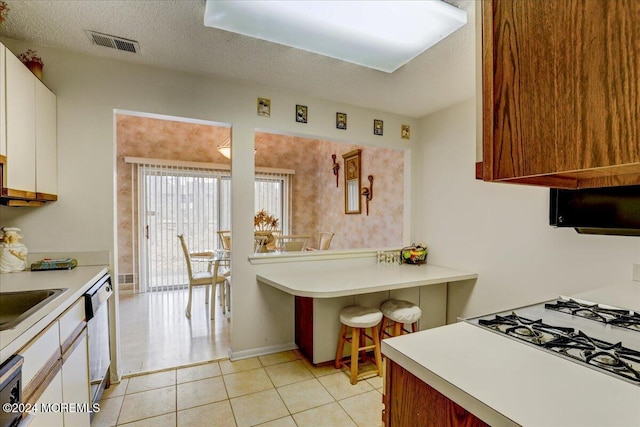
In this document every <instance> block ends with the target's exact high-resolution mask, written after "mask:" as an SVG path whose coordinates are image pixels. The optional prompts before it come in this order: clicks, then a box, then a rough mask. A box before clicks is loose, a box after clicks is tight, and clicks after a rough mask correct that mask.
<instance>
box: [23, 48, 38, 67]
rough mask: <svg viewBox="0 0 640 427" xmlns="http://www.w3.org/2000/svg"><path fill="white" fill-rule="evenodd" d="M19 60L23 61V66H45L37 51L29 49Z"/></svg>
mask: <svg viewBox="0 0 640 427" xmlns="http://www.w3.org/2000/svg"><path fill="white" fill-rule="evenodd" d="M18 59H19V60H20V61H22V63H23V64H28V63H29V62H34V63H36V64H40V65H44V63H43V62H42V58H41V57H40V55H38V51H37V50H33V49H27V51H26V52H22V53H21V54H20V55H18Z"/></svg>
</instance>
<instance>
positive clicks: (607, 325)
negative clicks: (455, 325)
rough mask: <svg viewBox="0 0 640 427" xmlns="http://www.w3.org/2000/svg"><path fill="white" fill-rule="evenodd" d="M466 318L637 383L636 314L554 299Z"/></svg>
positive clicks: (639, 325)
mask: <svg viewBox="0 0 640 427" xmlns="http://www.w3.org/2000/svg"><path fill="white" fill-rule="evenodd" d="M467 321H468V322H470V323H472V324H475V325H478V326H480V327H483V328H486V329H489V330H491V331H493V332H497V333H500V334H503V335H505V336H507V337H509V338H513V339H516V340H519V341H522V342H524V343H526V344H529V345H532V346H535V347H537V348H540V349H542V350H545V351H548V352H550V353H553V354H556V355H558V356H562V357H565V358H567V359H569V360H572V361H574V362H577V363H581V364H584V365H585V366H588V367H590V368H593V369H596V370H598V371H600V372H603V373H607V374H610V375H613V376H615V377H617V378H620V379H623V380H626V381H628V382H631V383H633V384H636V385H639V386H640V333H638V332H640V315H639V314H638V313H635V312H633V311H631V310H625V309H621V308H618V307H611V306H606V305H602V304H597V303H593V302H589V301H582V300H577V299H571V298H565V297H560V298H559V299H557V300H554V301H549V302H547V303H542V304H536V305H532V306H528V307H522V308H519V309H516V310H512V311H509V312H504V313H497V314H492V315H489V316H482V317H477V318H473V319H468V320H467Z"/></svg>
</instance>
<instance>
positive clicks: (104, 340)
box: [84, 274, 113, 416]
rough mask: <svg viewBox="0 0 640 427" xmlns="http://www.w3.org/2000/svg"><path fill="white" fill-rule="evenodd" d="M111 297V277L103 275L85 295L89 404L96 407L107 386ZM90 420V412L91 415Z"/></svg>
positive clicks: (109, 355) (109, 362)
mask: <svg viewBox="0 0 640 427" xmlns="http://www.w3.org/2000/svg"><path fill="white" fill-rule="evenodd" d="M112 294H113V288H112V285H111V276H109V274H106V275H104V276H103V277H102V278H101V279H100V280H98V281H97V282H96V284H95V285H93V286H92V287H91V288H90V289H89V290H88V291H87V292H86V293H85V294H84V301H85V311H86V319H87V326H88V341H89V379H90V381H91V404H92V407H93V404H95V403H98V402H99V401H100V397H102V393H103V391H104V389H105V388H106V387H108V386H109V366H110V364H111V350H110V343H109V298H110V297H111V295H112ZM91 416H93V412H92V413H91Z"/></svg>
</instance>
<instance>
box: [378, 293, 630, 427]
mask: <svg viewBox="0 0 640 427" xmlns="http://www.w3.org/2000/svg"><path fill="white" fill-rule="evenodd" d="M639 296H640V283H638V282H632V283H629V284H623V285H618V286H613V287H610V288H604V289H599V290H596V291H589V292H585V293H581V294H579V295H575V297H577V298H582V299H588V300H591V301H594V302H599V303H604V304H609V305H615V306H619V307H623V308H629V309H634V308H636V307H637V308H640V305H639V303H640V298H638V297H639ZM382 352H383V353H384V354H385V355H387V356H388V357H389V358H390V359H392V360H393V361H395V362H397V363H398V364H399V365H401V366H402V367H404V368H405V369H407V370H408V371H409V372H411V373H412V374H414V375H415V376H417V377H418V378H420V379H421V380H423V381H424V382H425V383H427V384H429V385H431V386H432V387H434V388H435V389H436V390H438V391H440V392H441V393H442V394H444V395H445V396H447V397H448V398H450V399H452V400H454V401H455V402H458V403H459V404H460V405H461V406H463V407H464V408H466V409H467V410H469V411H470V412H472V413H473V414H475V415H476V416H478V417H479V418H481V419H482V420H484V421H485V422H487V423H488V424H490V425H492V426H501V425H524V426H562V427H569V426H581V427H582V426H598V427H603V426H612V427H613V426H616V427H622V426H634V427H637V426H640V387H639V386H637V385H635V384H631V383H629V382H627V381H624V380H621V379H619V378H615V377H613V376H611V375H608V374H605V373H602V372H599V371H596V370H594V369H591V368H589V367H586V366H584V365H581V364H579V363H576V362H573V361H571V360H567V359H564V358H562V357H559V356H557V355H554V354H549V353H547V352H545V351H542V350H540V349H538V348H534V347H532V346H529V345H526V344H523V343H521V342H518V341H516V340H513V339H509V338H507V337H504V336H502V335H499V334H496V333H494V332H491V331H488V330H485V329H482V328H480V327H478V326H476V325H471V324H468V323H465V322H461V323H457V324H454V325H449V326H443V327H440V328H435V329H430V330H427V331H422V332H418V333H415V334H410V335H404V336H401V337H397V338H391V339H387V340H384V341H383V342H382Z"/></svg>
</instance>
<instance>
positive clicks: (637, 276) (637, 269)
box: [632, 264, 640, 282]
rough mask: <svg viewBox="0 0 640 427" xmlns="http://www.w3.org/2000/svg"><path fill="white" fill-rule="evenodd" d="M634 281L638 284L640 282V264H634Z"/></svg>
mask: <svg viewBox="0 0 640 427" xmlns="http://www.w3.org/2000/svg"><path fill="white" fill-rule="evenodd" d="M632 279H633V280H635V281H637V282H640V264H633V275H632Z"/></svg>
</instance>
